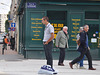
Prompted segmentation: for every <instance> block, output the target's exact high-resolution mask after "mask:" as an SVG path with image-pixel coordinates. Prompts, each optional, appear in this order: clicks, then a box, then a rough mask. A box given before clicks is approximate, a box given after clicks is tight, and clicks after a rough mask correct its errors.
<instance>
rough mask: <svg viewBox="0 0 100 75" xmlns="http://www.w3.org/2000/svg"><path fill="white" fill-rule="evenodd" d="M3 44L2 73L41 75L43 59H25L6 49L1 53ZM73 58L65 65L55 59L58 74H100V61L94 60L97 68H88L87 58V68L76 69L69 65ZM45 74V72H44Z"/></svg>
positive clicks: (6, 74)
mask: <svg viewBox="0 0 100 75" xmlns="http://www.w3.org/2000/svg"><path fill="white" fill-rule="evenodd" d="M1 49H2V45H0V75H40V74H38V71H39V69H40V67H41V66H43V65H45V64H46V60H43V59H24V57H23V56H22V55H19V54H18V53H17V52H16V51H12V50H10V48H9V46H8V50H5V54H4V55H1ZM70 61H71V60H65V62H64V64H65V66H58V65H57V63H58V60H54V61H53V63H54V69H55V70H57V71H58V74H57V75H66V74H67V75H73V74H74V75H99V74H100V61H96V60H95V61H93V67H94V68H96V69H97V70H94V71H92V70H88V65H87V64H88V63H87V60H85V61H84V67H85V68H86V69H77V68H76V67H75V66H73V67H74V69H71V68H70V67H69V62H70ZM42 75H45V74H42ZM46 75H47V74H46Z"/></svg>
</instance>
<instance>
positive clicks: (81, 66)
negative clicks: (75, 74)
mask: <svg viewBox="0 0 100 75" xmlns="http://www.w3.org/2000/svg"><path fill="white" fill-rule="evenodd" d="M79 31H80V33H81V32H82V31H83V27H80V29H79ZM80 33H79V34H77V36H76V38H77V40H76V42H77V49H78V48H79V44H78V40H79V39H80ZM78 52H79V51H78ZM79 53H80V52H79ZM84 58H85V55H84V57H83V58H82V60H81V61H79V62H77V63H76V65H77V68H78V64H79V65H80V67H79V68H80V69H85V67H84V66H83V60H84Z"/></svg>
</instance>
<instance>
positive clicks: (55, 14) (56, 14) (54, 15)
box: [47, 11, 66, 20]
mask: <svg viewBox="0 0 100 75" xmlns="http://www.w3.org/2000/svg"><path fill="white" fill-rule="evenodd" d="M47 16H48V17H49V19H50V20H65V19H66V11H47Z"/></svg>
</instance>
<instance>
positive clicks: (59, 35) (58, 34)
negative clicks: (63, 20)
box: [56, 32, 61, 47]
mask: <svg viewBox="0 0 100 75" xmlns="http://www.w3.org/2000/svg"><path fill="white" fill-rule="evenodd" d="M60 37H61V33H60V32H58V33H57V36H56V47H58V43H59V40H60Z"/></svg>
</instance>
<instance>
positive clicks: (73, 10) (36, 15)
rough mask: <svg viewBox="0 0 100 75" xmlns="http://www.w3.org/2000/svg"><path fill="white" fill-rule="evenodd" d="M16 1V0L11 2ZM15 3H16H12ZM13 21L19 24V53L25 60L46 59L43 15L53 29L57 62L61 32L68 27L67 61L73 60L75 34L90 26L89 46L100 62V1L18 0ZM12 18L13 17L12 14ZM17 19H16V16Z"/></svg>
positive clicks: (76, 54) (17, 26)
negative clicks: (59, 32)
mask: <svg viewBox="0 0 100 75" xmlns="http://www.w3.org/2000/svg"><path fill="white" fill-rule="evenodd" d="M12 1H14V0H12ZM13 4H14V3H13ZM12 8H13V10H15V11H14V12H13V11H11V13H13V18H12V19H14V21H15V22H16V32H15V35H16V39H17V44H16V47H17V51H18V52H19V53H20V54H23V55H24V57H25V58H39V59H42V58H45V55H44V50H43V42H42V39H43V34H44V25H43V24H42V23H41V19H42V17H43V16H48V17H49V19H50V23H51V24H52V25H53V26H54V30H55V33H54V35H55V36H54V40H53V41H54V49H53V57H54V59H58V57H59V49H58V48H56V47H55V39H56V34H57V33H58V31H60V30H62V27H63V26H68V33H69V37H70V38H69V48H68V49H66V59H73V58H75V57H77V56H78V55H79V54H78V52H77V49H76V47H77V44H76V35H77V34H78V33H79V27H80V26H83V25H85V24H88V25H89V27H90V30H89V46H90V48H91V54H92V57H93V59H100V2H99V1H93V0H92V1H91V0H82V1H80V0H75V1H74V0H62V1H60V0H17V7H16V9H15V8H14V6H13V7H12ZM11 15H12V14H11ZM14 16H15V17H14Z"/></svg>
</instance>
